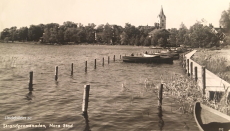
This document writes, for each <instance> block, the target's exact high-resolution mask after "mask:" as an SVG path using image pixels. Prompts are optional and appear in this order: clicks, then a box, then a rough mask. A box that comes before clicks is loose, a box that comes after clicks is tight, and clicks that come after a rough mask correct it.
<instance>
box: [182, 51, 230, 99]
mask: <svg viewBox="0 0 230 131" xmlns="http://www.w3.org/2000/svg"><path fill="white" fill-rule="evenodd" d="M196 51H197V50H193V51H191V52H189V53H188V54H186V55H185V60H186V61H187V60H188V61H189V63H188V65H187V66H185V68H186V71H187V72H186V73H187V74H190V75H191V76H190V77H191V78H193V79H196V72H191V71H197V84H198V85H199V87H200V88H201V89H200V90H203V89H204V94H205V96H206V98H210V92H225V90H226V89H227V87H230V84H229V83H228V82H226V81H225V80H223V79H221V78H220V77H218V76H217V75H215V74H214V73H212V72H211V71H209V70H207V69H205V71H204V70H202V68H204V67H203V66H202V65H199V64H198V63H196V62H195V61H193V60H192V59H191V57H192V56H193V55H194V54H195V53H196ZM191 62H192V66H191ZM186 64H187V63H186ZM188 66H190V67H188ZM189 68H190V69H189ZM191 68H192V69H191ZM202 72H204V73H205V74H203V75H204V76H205V78H203V77H202V76H203V75H202ZM202 79H203V80H202ZM204 82H205V83H204ZM203 86H205V87H203ZM229 90H230V89H228V90H227V92H228V95H229V92H230V91H229Z"/></svg>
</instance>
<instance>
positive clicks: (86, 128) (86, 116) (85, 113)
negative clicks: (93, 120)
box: [82, 112, 91, 131]
mask: <svg viewBox="0 0 230 131" xmlns="http://www.w3.org/2000/svg"><path fill="white" fill-rule="evenodd" d="M82 115H83V116H84V118H85V129H84V131H91V130H90V127H89V119H88V113H87V112H84V113H83V114H82Z"/></svg>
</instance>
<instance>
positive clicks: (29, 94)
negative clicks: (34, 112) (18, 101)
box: [26, 91, 34, 101]
mask: <svg viewBox="0 0 230 131" xmlns="http://www.w3.org/2000/svg"><path fill="white" fill-rule="evenodd" d="M33 98H34V95H33V93H32V91H29V93H28V94H26V99H27V100H28V101H30V100H32V99H33Z"/></svg>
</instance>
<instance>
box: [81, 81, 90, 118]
mask: <svg viewBox="0 0 230 131" xmlns="http://www.w3.org/2000/svg"><path fill="white" fill-rule="evenodd" d="M89 90H90V85H84V94H83V102H82V112H83V114H85V113H87V109H88V102H89Z"/></svg>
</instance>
